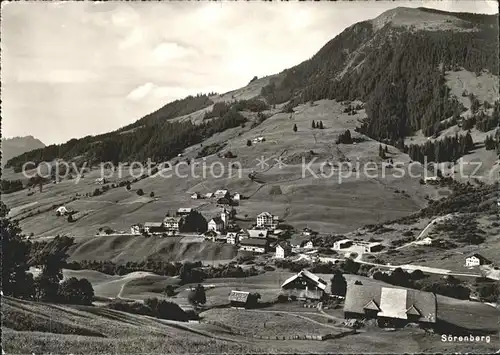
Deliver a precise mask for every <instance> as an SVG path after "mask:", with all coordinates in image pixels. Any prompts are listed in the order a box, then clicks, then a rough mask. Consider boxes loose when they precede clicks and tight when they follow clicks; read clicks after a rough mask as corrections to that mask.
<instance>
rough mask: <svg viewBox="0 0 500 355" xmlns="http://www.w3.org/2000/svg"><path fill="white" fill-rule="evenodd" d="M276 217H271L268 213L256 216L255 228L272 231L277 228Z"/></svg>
mask: <svg viewBox="0 0 500 355" xmlns="http://www.w3.org/2000/svg"><path fill="white" fill-rule="evenodd" d="M278 220H279V218H278V216H273V215H272V214H271V213H269V212H262V213H261V214H259V215H258V216H257V227H262V228H267V229H271V230H274V229H276V227H277V226H278Z"/></svg>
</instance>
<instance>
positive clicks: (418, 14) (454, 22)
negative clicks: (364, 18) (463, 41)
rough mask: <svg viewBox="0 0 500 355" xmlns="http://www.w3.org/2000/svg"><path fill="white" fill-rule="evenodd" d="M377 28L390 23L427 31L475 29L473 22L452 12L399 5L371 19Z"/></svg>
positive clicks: (394, 25)
mask: <svg viewBox="0 0 500 355" xmlns="http://www.w3.org/2000/svg"><path fill="white" fill-rule="evenodd" d="M371 23H372V24H373V26H374V27H375V29H377V30H379V29H381V28H382V27H384V26H386V25H387V24H390V25H391V26H392V27H406V28H412V29H414V30H427V31H446V30H455V31H457V30H458V31H467V32H468V31H475V28H474V26H473V24H472V23H471V22H469V21H465V20H462V19H460V18H458V17H457V16H455V15H454V14H453V13H452V12H445V11H434V10H431V9H426V8H410V7H397V8H394V9H390V10H388V11H386V12H384V13H383V14H381V15H380V16H378V17H376V18H375V19H373V20H372V21H371Z"/></svg>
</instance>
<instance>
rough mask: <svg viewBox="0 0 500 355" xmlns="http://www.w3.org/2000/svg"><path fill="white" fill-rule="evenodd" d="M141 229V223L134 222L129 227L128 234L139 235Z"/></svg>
mask: <svg viewBox="0 0 500 355" xmlns="http://www.w3.org/2000/svg"><path fill="white" fill-rule="evenodd" d="M142 230H143V228H142V225H141V224H134V225H133V226H132V227H130V234H132V235H140V234H141V231H142Z"/></svg>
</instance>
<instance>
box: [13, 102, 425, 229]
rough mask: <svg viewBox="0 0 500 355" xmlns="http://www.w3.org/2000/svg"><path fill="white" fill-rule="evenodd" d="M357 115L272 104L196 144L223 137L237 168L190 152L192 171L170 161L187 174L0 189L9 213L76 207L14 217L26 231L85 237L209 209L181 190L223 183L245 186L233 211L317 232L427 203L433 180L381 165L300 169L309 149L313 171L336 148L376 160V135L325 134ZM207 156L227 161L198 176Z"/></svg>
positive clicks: (396, 156)
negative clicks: (376, 168)
mask: <svg viewBox="0 0 500 355" xmlns="http://www.w3.org/2000/svg"><path fill="white" fill-rule="evenodd" d="M364 115H365V114H364V112H363V111H360V113H359V114H358V115H357V116H348V115H347V114H345V113H343V106H342V105H341V104H339V103H337V102H335V101H329V100H322V101H318V102H316V103H315V104H314V105H313V106H311V105H309V104H306V105H301V106H299V107H297V108H296V113H294V114H293V115H292V119H290V114H285V113H276V114H274V115H273V116H272V117H270V118H268V119H267V120H266V121H264V122H263V123H262V124H260V125H258V126H256V127H255V128H252V129H250V130H248V129H247V128H245V129H243V130H241V129H240V128H235V129H231V130H228V131H226V132H222V133H220V134H217V135H215V136H213V137H211V138H210V139H209V140H207V141H206V142H204V145H208V144H211V143H217V142H225V143H226V144H227V145H226V147H225V148H224V149H223V151H222V152H225V151H232V152H233V153H234V154H235V155H237V158H236V159H234V161H237V162H239V163H240V164H241V166H242V168H243V171H242V173H241V177H240V176H239V174H237V170H234V171H233V174H232V175H229V173H228V171H227V170H228V166H229V165H230V164H232V163H233V160H230V159H224V158H218V157H217V156H215V155H213V156H209V157H207V158H206V159H203V160H202V159H197V161H198V164H199V165H198V166H197V167H196V168H193V170H194V173H195V175H198V176H199V177H195V175H193V174H191V166H189V167H188V166H184V167H180V168H179V173H180V174H181V175H182V174H189V175H191V176H190V177H188V178H184V177H182V178H181V177H176V176H172V177H170V178H162V177H160V176H152V177H150V178H146V179H144V180H141V181H139V182H137V183H135V184H133V186H132V190H131V191H127V190H126V189H125V188H116V189H111V190H109V191H108V192H106V193H104V194H103V195H101V196H96V197H81V196H80V197H79V198H78V199H77V200H75V201H72V202H71V201H70V200H71V199H72V198H74V197H75V195H76V194H77V193H79V194H85V193H87V192H92V191H93V190H94V189H95V188H96V187H99V186H98V185H95V183H94V180H95V178H96V177H98V176H99V175H100V170H92V171H91V172H89V173H87V174H86V175H85V177H84V179H83V180H82V181H80V182H79V183H78V184H75V182H74V181H63V182H61V183H59V184H55V185H54V184H50V185H46V186H45V187H44V190H43V192H41V193H40V192H38V191H36V192H35V193H34V194H33V195H31V196H28V195H27V191H25V190H23V191H19V192H16V193H13V194H9V195H6V196H5V203H6V204H7V205H8V206H10V207H11V208H16V207H17V208H18V207H21V206H24V207H25V208H24V210H25V212H22V211H21V210H20V209H17V210H14V211H13V213H12V215H13V216H14V217H19V216H21V215H22V214H21V213H24V215H26V214H27V213H30V212H33V213H35V212H36V211H37V210H38V209H41V210H43V208H50V206H51V205H52V204H55V203H63V202H65V201H69V202H67V203H65V205H66V206H67V207H71V208H73V209H74V210H77V211H80V212H84V217H83V218H81V219H79V220H77V221H76V222H74V223H68V222H67V221H66V220H65V219H64V218H57V217H56V216H55V213H54V211H52V210H51V211H47V212H42V213H40V214H38V215H35V216H31V217H27V218H25V219H23V220H22V222H21V226H22V227H23V229H24V231H25V232H26V233H32V232H33V233H34V234H35V235H37V236H38V235H40V236H45V235H55V234H62V233H68V234H71V235H73V236H75V237H88V236H92V235H94V234H95V232H96V231H97V229H98V228H100V227H103V226H109V227H111V228H113V229H115V230H124V231H127V230H129V228H130V226H131V225H132V224H134V223H140V222H142V223H143V222H147V221H151V222H154V221H161V220H162V219H163V218H164V216H165V214H166V213H167V212H168V211H170V212H172V211H175V210H177V209H178V208H179V207H195V208H197V209H199V210H200V211H201V212H202V213H203V214H204V215H205V217H206V218H207V219H210V218H211V217H213V216H214V215H216V214H217V213H218V212H219V210H220V208H219V207H217V205H216V204H215V202H214V201H211V200H191V199H190V198H189V193H191V192H194V191H199V192H200V193H205V192H209V191H211V192H213V191H214V190H215V189H219V188H228V189H229V190H230V191H231V192H240V193H242V194H243V195H246V196H250V199H248V200H243V201H241V204H240V206H239V207H238V208H237V212H238V215H240V216H244V215H249V216H251V217H255V216H256V215H257V214H258V213H260V212H262V209H263V207H262V206H266V207H265V208H266V209H268V210H269V212H272V213H275V214H277V215H279V216H280V217H283V218H285V220H286V222H287V223H290V224H293V225H294V226H296V227H298V228H302V227H305V226H306V225H307V226H309V227H310V228H313V229H315V230H318V231H320V232H332V233H335V232H347V231H349V230H352V229H354V228H356V227H359V226H362V225H363V224H367V223H375V222H378V221H382V220H385V219H394V218H397V217H401V216H403V215H406V214H408V213H410V212H414V211H416V210H418V209H419V208H421V207H423V206H424V205H425V204H426V201H425V196H426V195H431V196H432V195H433V194H434V193H435V192H434V190H433V189H432V188H430V187H428V186H422V185H420V184H419V183H418V179H411V178H409V177H407V178H403V179H397V178H394V177H392V176H390V175H391V174H387V175H389V176H387V177H386V178H382V177H381V176H380V177H377V178H369V177H365V176H363V174H362V172H360V176H359V178H358V176H356V174H351V175H353V176H350V177H343V176H341V175H340V174H346V173H347V171H343V172H339V171H333V172H332V173H331V176H330V171H329V170H327V171H325V174H328V175H325V176H323V177H322V176H320V175H318V178H317V177H315V176H314V175H313V174H311V173H310V171H309V170H305V171H303V169H302V166H301V164H302V157H306V158H307V159H312V158H316V159H317V161H316V163H314V164H312V165H311V170H312V171H313V172H314V174H316V175H317V173H318V169H319V168H320V163H322V162H324V161H326V160H329V161H332V162H336V161H339V160H341V159H343V157H345V158H348V159H350V160H351V162H352V164H354V165H356V163H357V162H358V161H359V162H360V164H361V163H364V162H368V161H374V162H380V158H379V157H378V142H376V141H372V140H370V139H367V140H366V141H365V142H361V143H358V144H356V145H343V144H341V145H335V144H334V142H335V139H336V137H337V136H338V135H339V134H340V133H342V132H343V131H344V130H345V129H347V128H349V129H351V130H353V129H354V127H355V126H356V125H357V122H358V120H359V119H362V118H363V117H364ZM312 120H316V121H319V120H321V121H323V124H324V126H325V129H323V130H313V129H311V128H310V127H311V121H312ZM294 124H296V125H297V126H298V128H299V129H298V131H297V132H293V129H292V127H293V125H294ZM249 125H250V124H249ZM261 135H262V136H264V137H265V138H266V141H265V142H262V143H259V144H255V145H253V146H251V147H248V146H247V145H246V142H247V140H248V139H253V138H254V137H256V136H261ZM200 149H201V147H200V146H199V145H197V146H194V147H191V148H188V149H186V153H185V157H187V158H188V157H190V156H192V157H195V156H196V154H197V152H198V151H199V150H200ZM311 151H312V152H313V154H312V155H311ZM389 151H390V154H389V155H390V158H391V159H393V160H394V162H397V161H401V162H405V163H408V162H409V161H410V160H409V158H408V156H407V155H405V154H402V153H400V152H399V151H398V150H397V149H395V148H394V147H389ZM261 156H264V157H265V158H266V159H268V161H267V162H268V163H269V166H267V167H265V168H264V169H263V170H262V169H260V168H259V167H258V166H256V164H257V161H256V158H259V157H261ZM278 156H281V158H282V159H283V162H284V163H285V164H287V166H286V167H282V168H281V169H280V168H279V167H278V166H277V164H276V161H275V159H276V158H278ZM183 159H184V158H183ZM174 160H175V159H174ZM216 161H218V162H221V163H222V164H223V165H224V166H225V167H226V173H225V174H224V175H223V176H221V177H219V178H217V177H215V176H211V174H210V169H208V171H207V174H206V178H203V174H202V165H201V163H202V162H205V164H206V166H208V167H210V166H211V165H210V164H211V163H213V162H216ZM252 170H256V171H257V173H258V174H259V180H260V183H259V182H252V181H250V180H249V179H248V177H247V175H248V174H249V173H250V172H251V171H252ZM215 172H217V171H215ZM127 174H128V173H127V172H124V173H123V174H122V177H112V178H110V182H114V183H116V182H118V181H120V180H123V179H126V178H127V177H128V175H127ZM380 174H381V172H380ZM14 177H15V176H14V175H12V178H14ZM339 177H340V178H341V183H339ZM273 186H279V187H280V188H281V190H282V194H281V195H271V194H270V190H271V188H272V187H273ZM139 188H141V189H143V191H144V192H145V196H149V193H150V192H154V193H155V199H150V198H149V197H148V198H144V197H139V196H137V195H136V194H135V191H136V190H137V189H139ZM394 189H401V190H405V191H406V192H407V193H408V197H402V196H401V195H400V194H397V193H395V192H394ZM380 197H383V198H380ZM35 202H36V204H34V203H35ZM313 206H314V208H312V207H313ZM42 207H43V208H42Z"/></svg>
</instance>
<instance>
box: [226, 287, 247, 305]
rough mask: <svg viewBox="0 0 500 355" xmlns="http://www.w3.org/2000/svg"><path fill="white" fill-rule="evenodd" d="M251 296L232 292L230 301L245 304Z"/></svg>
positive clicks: (241, 292) (240, 292) (243, 292)
mask: <svg viewBox="0 0 500 355" xmlns="http://www.w3.org/2000/svg"><path fill="white" fill-rule="evenodd" d="M249 295H250V292H245V291H235V290H232V291H231V293H230V294H229V301H231V302H243V303H245V302H246V301H247V300H248V296H249Z"/></svg>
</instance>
